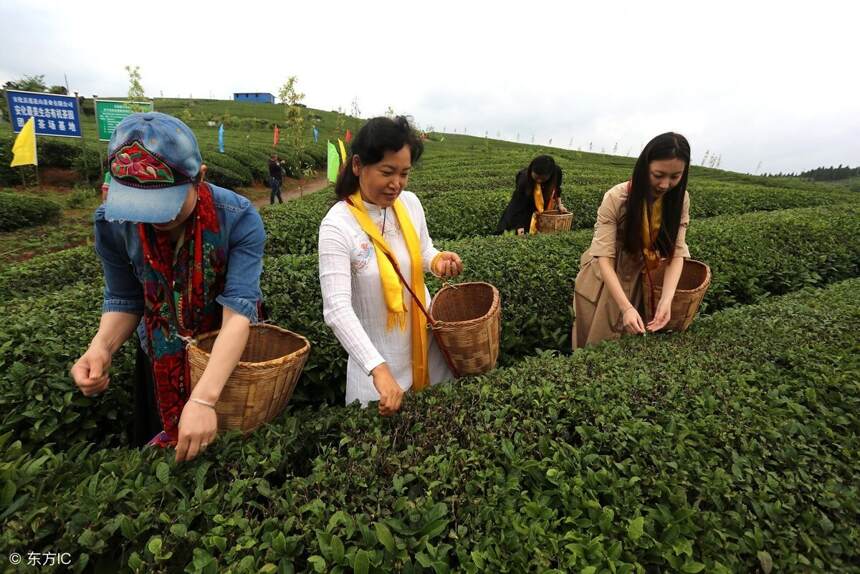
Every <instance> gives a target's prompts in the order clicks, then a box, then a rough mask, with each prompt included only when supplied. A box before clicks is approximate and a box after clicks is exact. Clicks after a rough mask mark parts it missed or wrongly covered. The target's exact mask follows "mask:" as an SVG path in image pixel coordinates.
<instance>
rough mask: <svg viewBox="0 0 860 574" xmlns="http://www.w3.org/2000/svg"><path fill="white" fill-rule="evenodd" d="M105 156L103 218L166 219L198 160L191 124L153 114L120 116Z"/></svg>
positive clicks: (176, 208)
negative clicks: (107, 180) (106, 180)
mask: <svg viewBox="0 0 860 574" xmlns="http://www.w3.org/2000/svg"><path fill="white" fill-rule="evenodd" d="M108 156H109V161H110V175H111V180H110V187H109V188H108V197H107V202H106V203H105V218H106V219H107V220H108V221H133V222H137V223H167V222H169V221H172V220H173V219H175V218H176V216H177V215H178V214H179V210H180V209H182V204H183V203H184V202H185V197H186V195H187V194H188V189H189V184H190V183H192V182H193V181H194V178H195V177H197V174H198V173H200V166H201V165H202V163H203V159H202V158H201V157H200V148H199V147H198V145H197V138H195V137H194V133H193V132H192V131H191V128H189V127H188V126H186V125H185V124H184V123H182V122H181V121H179V120H178V119H176V118H174V117H173V116H169V115H167V114H162V113H159V112H147V113H142V114H140V113H138V114H131V115H129V116H127V117H126V118H124V119H123V120H122V121H121V122H120V123H119V124H118V125H117V126H116V129H115V130H114V132H113V135H112V136H111V138H110V143H108Z"/></svg>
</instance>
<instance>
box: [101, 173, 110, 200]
mask: <svg viewBox="0 0 860 574" xmlns="http://www.w3.org/2000/svg"><path fill="white" fill-rule="evenodd" d="M110 179H111V178H110V170H108V171H106V172H105V178H104V181H103V182H102V203H104V202H105V201H107V196H108V190H109V189H110Z"/></svg>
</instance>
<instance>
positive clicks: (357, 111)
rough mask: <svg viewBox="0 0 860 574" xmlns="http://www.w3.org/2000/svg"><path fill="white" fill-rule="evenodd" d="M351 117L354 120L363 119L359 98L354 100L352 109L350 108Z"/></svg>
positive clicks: (356, 97)
mask: <svg viewBox="0 0 860 574" xmlns="http://www.w3.org/2000/svg"><path fill="white" fill-rule="evenodd" d="M349 113H350V115H352V117H354V118H360V117H361V110H360V109H359V108H358V96H355V97H354V98H352V107H351V108H350V112H349Z"/></svg>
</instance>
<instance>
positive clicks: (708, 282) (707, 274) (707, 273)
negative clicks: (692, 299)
mask: <svg viewBox="0 0 860 574" xmlns="http://www.w3.org/2000/svg"><path fill="white" fill-rule="evenodd" d="M684 263H685V264H686V263H697V264H699V265H701V266H703V267H704V268H705V278H704V280H703V281H702V282H701V284H699V286H698V287H696V288H695V289H675V293H685V294H692V293H698V292H700V291H702V290H704V289H707V288H708V287H709V286H710V285H711V268H710V266H709V265H708V264H707V263H705V262H704V261H699V260H697V259H687V261H685V262H684ZM662 288H663V286H662V285H661V286H660V289H662Z"/></svg>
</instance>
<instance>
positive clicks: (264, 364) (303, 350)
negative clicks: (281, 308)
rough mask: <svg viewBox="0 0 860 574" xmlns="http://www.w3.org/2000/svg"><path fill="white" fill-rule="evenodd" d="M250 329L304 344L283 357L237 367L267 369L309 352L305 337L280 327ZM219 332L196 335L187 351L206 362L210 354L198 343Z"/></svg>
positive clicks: (215, 335)
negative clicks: (197, 354)
mask: <svg viewBox="0 0 860 574" xmlns="http://www.w3.org/2000/svg"><path fill="white" fill-rule="evenodd" d="M251 328H252V329H260V328H264V329H273V330H275V331H279V332H281V333H287V334H289V335H292V336H294V337H297V338H298V339H301V340H302V342H303V343H304V345H303V346H302V347H301V348H300V349H298V350H296V351H293V352H292V353H290V354H289V355H284V356H282V357H279V358H277V359H269V360H268V361H261V362H251V361H239V362H238V363H236V366H237V367H240V366H241V367H244V368H246V369H264V368H268V367H271V366H273V365H276V364H280V363H284V362H286V361H288V360H292V359H295V358H296V357H299V356H301V355H304V354H307V353H308V352H310V349H311V343H310V341H308V339H307V337H305V336H304V335H299V334H298V333H296V332H293V331H289V330H287V329H284V328H282V327H278V326H277V325H269V324H267V323H255V324H253V325H251ZM220 331H221V330H220V329H216V330H215V331H209V332H207V333H203V334H202V335H198V336H197V337H194V339H193V340H192V342H191V343H190V344H189V347H190V349H189V351H190V350H193V351H194V352H195V353H199V354H200V355H203V356H204V357H206V360H207V361H208V360H209V358H210V357H211V353H207V352H206V351H204V350H203V349H201V348H200V347H199V346H198V343H199V342H200V341H204V340H206V339H211V338H212V337H217V336H218V333H219V332H220Z"/></svg>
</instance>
